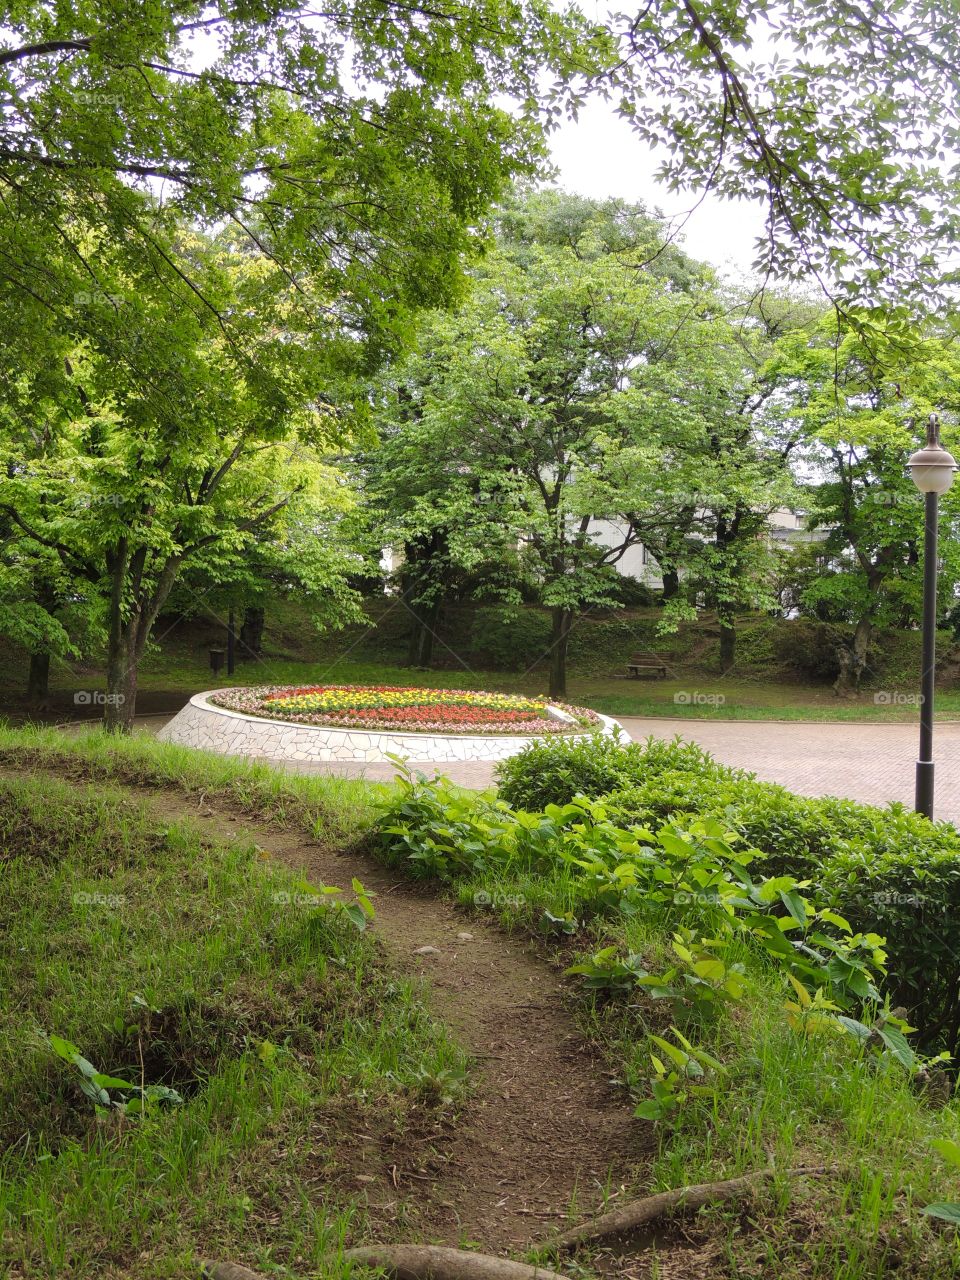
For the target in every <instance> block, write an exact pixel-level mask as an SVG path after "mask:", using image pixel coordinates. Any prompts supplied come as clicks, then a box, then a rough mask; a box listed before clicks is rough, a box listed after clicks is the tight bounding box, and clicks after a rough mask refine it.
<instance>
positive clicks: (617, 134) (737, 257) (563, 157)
mask: <svg viewBox="0 0 960 1280" xmlns="http://www.w3.org/2000/svg"><path fill="white" fill-rule="evenodd" d="M551 150H552V153H553V161H554V164H555V165H556V166H557V168H558V169H559V171H560V172H559V176H558V178H557V182H558V184H559V185H560V186H562V187H564V188H565V189H566V190H568V191H575V192H578V193H580V194H581V195H585V196H596V197H598V198H599V199H603V198H604V197H605V196H622V197H623V198H624V199H626V200H639V201H643V203H644V204H646V205H647V206H648V207H650V208H659V209H661V210H662V212H663V213H665V214H668V215H670V216H674V215H677V216H680V215H683V214H685V213H687V212H688V211H689V210H690V209H691V207H692V206H693V205H694V204H695V203H696V200H697V197H696V196H692V195H689V194H681V195H677V194H675V193H673V192H670V191H668V190H667V188H666V187H663V186H660V185H659V184H658V183H657V182H656V181H655V180H654V176H653V175H654V173H655V171H656V168H657V158H656V156H655V155H654V154H653V153H652V152H650V151H649V150H647V149H645V147H644V144H643V143H641V142H640V141H639V139H638V138H637V137H636V135H635V134H634V133H633V131H632V130H631V128H630V126H629V124H628V123H627V122H626V121H625V120H621V119H620V118H619V117H618V116H617V114H616V112H615V110H614V108H613V106H612V105H611V104H610V103H608V102H603V101H601V100H594V101H592V102H589V103H588V104H587V106H586V107H585V108H584V109H583V111H582V112H581V113H580V119H579V120H577V121H569V120H568V121H566V122H565V123H564V124H563V125H562V126H561V127H560V128H559V129H558V130H557V132H556V133H555V134H553V135H552V139H551ZM762 232H763V210H762V208H761V207H760V206H759V205H756V204H753V203H747V202H740V203H734V202H732V201H729V202H728V201H725V200H716V199H714V198H713V197H712V196H708V197H707V198H706V199H705V200H704V201H703V203H702V204H701V205H700V207H699V208H698V209H696V211H695V212H694V213H692V214H691V216H690V218H689V221H688V222H687V224H686V226H685V228H684V231H683V239H682V241H681V243H682V244H683V246H684V248H685V249H686V250H687V252H688V253H690V254H692V255H693V257H695V258H702V259H704V260H705V261H707V262H711V263H713V265H714V266H716V267H720V268H723V269H724V270H725V271H726V273H728V274H729V275H731V276H733V277H737V278H740V279H743V278H744V277H745V276H749V275H750V274H751V272H750V263H751V262H752V260H753V243H754V241H755V239H756V238H757V236H759V235H761V234H762Z"/></svg>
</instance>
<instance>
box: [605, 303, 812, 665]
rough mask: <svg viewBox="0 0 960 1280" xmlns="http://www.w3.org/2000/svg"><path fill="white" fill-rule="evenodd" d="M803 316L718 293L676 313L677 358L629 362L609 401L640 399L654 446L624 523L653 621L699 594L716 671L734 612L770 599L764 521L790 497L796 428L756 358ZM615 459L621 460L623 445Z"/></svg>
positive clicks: (728, 650)
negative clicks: (626, 384)
mask: <svg viewBox="0 0 960 1280" xmlns="http://www.w3.org/2000/svg"><path fill="white" fill-rule="evenodd" d="M806 318H807V309H806V308H805V307H804V306H803V305H802V304H801V305H796V304H794V303H793V302H792V301H791V300H789V299H786V298H779V299H778V298H774V299H769V300H768V303H767V306H766V308H757V307H756V306H754V305H753V304H752V303H751V301H750V300H749V299H745V298H742V297H737V296H727V295H726V294H718V295H717V296H716V297H714V298H712V299H710V300H708V301H707V302H706V304H705V305H703V306H701V307H700V308H699V309H698V311H697V313H696V314H695V315H693V316H691V317H690V318H688V319H687V320H686V322H685V332H684V335H683V344H684V351H685V353H687V354H686V355H685V358H684V359H683V360H682V361H674V362H658V363H656V364H654V365H652V366H650V367H647V368H644V369H641V370H637V371H636V372H635V375H634V378H633V385H632V386H631V387H630V388H629V389H628V390H627V391H626V392H625V394H624V395H623V396H622V397H620V401H619V412H620V413H621V414H626V415H630V414H632V413H634V412H637V411H638V410H635V408H634V403H635V402H639V404H641V405H642V412H643V414H645V415H646V416H647V417H648V418H650V419H651V421H652V422H653V424H654V425H653V430H654V431H655V433H656V439H657V441H658V442H659V448H660V456H661V462H662V465H661V466H660V467H659V468H658V474H657V475H656V477H655V479H654V481H653V484H652V485H651V487H650V489H649V490H647V491H646V492H645V494H644V497H645V498H646V509H645V510H644V509H642V508H641V509H639V510H638V511H637V513H636V514H635V516H634V524H635V527H636V528H637V530H638V532H639V535H640V537H641V539H642V541H643V544H644V545H645V546H646V547H647V548H648V549H649V550H651V551H652V552H653V554H654V556H655V557H656V559H657V561H658V563H659V564H660V566H661V569H662V571H663V573H664V583H665V587H666V588H667V589H666V591H665V605H666V608H665V610H664V619H663V622H662V624H661V625H662V627H663V628H664V629H671V628H673V627H675V626H676V625H677V623H678V622H679V621H680V620H681V619H683V618H691V617H694V616H696V609H695V604H696V599H697V597H698V596H701V595H702V596H704V597H706V602H707V603H708V604H709V605H710V607H712V608H713V609H715V610H716V613H717V618H718V621H719V626H720V666H721V668H722V670H724V671H727V670H729V669H730V668H731V667H732V666H733V663H734V660H735V652H736V614H737V612H738V610H740V609H743V608H745V607H749V608H757V607H771V606H772V605H773V603H774V595H773V585H774V575H775V567H776V559H777V552H776V549H775V548H774V546H773V544H772V540H771V536H770V530H769V523H768V521H769V517H770V515H771V514H772V513H773V512H774V511H776V510H777V509H779V508H782V507H790V506H791V505H792V504H793V502H794V501H795V498H796V487H795V484H794V480H793V477H792V476H791V473H790V469H789V466H788V460H789V458H790V455H791V453H792V451H793V450H794V449H795V448H796V446H797V444H798V442H799V440H800V438H801V435H802V432H801V430H800V427H799V425H798V424H797V423H796V422H795V421H794V420H793V419H792V417H791V414H790V405H789V402H788V401H787V400H786V399H785V398H784V397H783V396H782V395H781V394H780V389H779V387H778V384H777V380H776V379H775V378H773V377H771V376H770V375H769V374H768V373H767V370H766V365H767V362H768V360H769V358H770V356H771V354H772V352H773V350H774V345H773V340H774V335H775V334H777V333H779V332H781V331H782V330H785V331H791V330H792V329H793V328H794V327H795V326H797V325H800V324H803V323H804V322H805V321H806ZM694 362H695V363H694ZM622 464H623V466H624V467H626V468H629V467H630V466H631V458H630V455H629V452H627V453H626V454H624V455H623V457H622Z"/></svg>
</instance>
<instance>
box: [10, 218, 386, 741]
mask: <svg viewBox="0 0 960 1280" xmlns="http://www.w3.org/2000/svg"><path fill="white" fill-rule="evenodd" d="M176 251H177V252H178V253H179V254H181V255H182V256H183V257H184V258H189V259H190V262H191V269H192V271H193V273H194V275H195V276H196V278H198V279H199V280H200V281H201V282H202V285H203V291H204V293H205V294H206V295H207V296H210V297H215V298H216V300H217V307H216V308H215V311H213V312H212V311H210V310H209V309H207V308H202V307H197V308H196V309H194V308H193V307H191V306H190V305H189V302H188V299H187V295H189V294H190V293H191V292H192V290H191V288H190V286H189V285H188V284H187V283H186V282H182V283H181V288H180V292H179V293H173V294H172V296H171V293H170V290H169V289H168V287H167V285H166V283H165V282H164V283H161V284H158V283H157V282H155V281H152V280H151V278H150V273H149V267H148V266H146V267H145V268H144V270H143V271H141V272H140V273H138V274H137V275H132V274H131V273H130V272H129V271H128V270H126V269H124V268H123V267H121V266H120V265H119V264H114V270H113V272H112V275H111V281H112V289H111V294H110V301H109V302H108V303H107V304H106V308H107V311H108V312H109V315H108V316H107V317H106V318H105V319H104V320H103V321H102V322H101V324H100V326H98V327H97V329H96V330H95V331H94V335H93V336H91V337H89V338H87V339H86V340H80V341H77V342H76V345H75V346H74V347H73V349H72V350H71V353H70V356H69V358H68V359H67V360H66V361H65V362H64V364H63V366H62V374H61V375H58V377H57V379H56V380H55V381H53V382H51V380H50V379H49V378H46V381H45V383H44V388H45V391H46V399H45V400H42V401H41V400H40V399H37V401H36V407H35V413H34V416H33V418H32V419H31V418H29V417H28V418H23V417H16V416H11V417H8V418H7V420H6V428H7V432H6V440H5V444H6V446H7V447H6V450H5V452H6V453H7V456H8V468H7V475H6V477H5V479H4V480H3V481H2V483H0V509H2V511H3V514H4V517H5V518H6V520H7V521H8V522H9V526H10V527H12V528H15V529H17V530H19V532H20V534H21V535H22V537H23V545H24V547H25V548H26V549H28V550H29V549H30V548H33V549H34V550H35V551H37V550H42V551H43V553H44V555H45V556H47V555H48V553H50V552H53V553H55V554H56V556H57V557H58V558H59V560H60V562H61V564H62V565H63V567H64V571H65V572H67V573H68V574H70V575H71V576H72V577H74V578H76V579H77V580H81V581H83V582H84V583H85V584H86V590H87V591H88V592H89V593H91V594H92V595H93V596H95V597H96V598H97V600H98V601H99V602H100V608H101V609H102V615H103V618H104V625H105V628H106V632H107V689H108V694H109V700H108V702H107V705H106V716H105V718H106V722H107V724H108V725H109V726H111V727H113V728H117V729H126V728H128V727H129V725H130V723H131V721H132V719H133V716H134V714H135V705H136V686H137V671H138V667H139V663H140V660H141V658H142V656H143V654H144V652H145V650H146V646H147V644H148V642H149V638H150V633H151V630H152V627H153V624H154V622H155V620H156V617H157V614H158V612H159V611H160V609H161V608H162V607H163V605H164V603H165V602H166V600H167V598H168V596H169V594H170V591H171V589H172V587H173V585H174V583H175V582H176V580H177V578H178V577H179V575H180V573H181V572H182V570H183V567H184V565H186V564H188V563H193V562H196V563H199V562H201V561H204V560H205V561H206V562H207V564H208V566H209V564H210V562H211V561H212V560H213V559H214V555H215V553H216V554H218V555H219V556H220V558H221V560H222V562H223V563H227V562H229V560H230V558H231V557H234V558H236V557H239V556H242V555H243V554H244V553H246V552H248V551H249V549H250V548H251V547H252V546H253V545H254V544H255V543H256V542H257V540H258V539H262V538H275V537H277V536H279V535H278V534H276V533H275V532H274V530H275V529H276V527H277V526H278V524H279V523H280V521H281V520H282V519H283V513H285V512H286V510H287V508H288V507H289V506H290V504H291V502H292V501H293V499H294V498H295V497H297V495H302V497H301V498H299V499H298V501H299V502H301V503H302V502H304V501H306V500H307V499H309V498H310V496H311V495H314V496H315V497H316V498H317V499H318V500H319V499H320V497H322V490H323V488H324V486H329V484H330V483H331V481H330V479H329V473H327V472H324V471H323V470H322V469H321V468H318V467H317V465H316V460H315V459H316V456H317V455H318V454H323V452H324V451H326V450H329V448H330V447H331V446H332V445H333V444H334V443H336V442H339V441H340V440H341V439H342V438H344V435H345V429H346V428H345V425H344V421H343V420H342V415H341V414H340V413H339V412H338V411H337V409H336V407H335V406H334V404H333V403H332V401H331V399H330V392H331V389H332V388H333V387H334V386H336V385H337V382H336V380H337V379H338V378H339V379H340V380H341V383H343V381H344V380H345V379H346V380H347V382H349V376H350V368H351V360H352V359H353V360H360V361H361V363H362V361H363V358H364V357H363V351H362V348H363V342H362V340H361V339H359V338H358V340H357V341H356V342H355V343H354V344H352V345H353V346H354V347H355V348H356V349H357V351H358V352H359V354H357V355H351V351H350V346H351V344H350V343H348V342H346V341H345V340H344V339H341V340H340V341H339V342H333V341H320V342H319V343H316V342H315V341H314V339H315V338H316V336H317V326H316V325H315V324H314V322H313V319H312V315H311V307H310V305H309V304H310V303H311V302H314V303H319V302H320V301H321V300H322V295H321V298H317V297H316V296H315V294H313V292H312V290H311V288H310V286H309V282H307V281H302V282H298V285H297V288H296V290H294V289H293V287H292V286H290V284H289V282H288V281H287V279H286V277H285V275H284V273H283V272H282V270H281V269H280V268H278V267H277V265H276V264H275V263H273V262H271V261H270V260H269V259H268V258H266V257H264V256H262V255H259V254H252V253H248V252H238V250H237V249H236V247H235V245H233V244H231V243H230V241H229V240H227V241H224V242H221V243H217V244H212V243H211V242H209V241H207V240H205V239H202V238H200V237H197V236H191V235H185V236H183V237H182V238H181V241H180V242H179V243H178V244H177V245H176ZM119 256H120V258H121V262H122V261H123V255H119ZM106 257H107V255H106V252H105V251H104V253H102V254H101V262H102V263H103V261H104V259H106ZM104 269H105V268H104ZM305 303H306V304H307V305H305ZM221 313H229V314H230V315H231V324H230V326H229V330H228V331H227V332H225V331H224V327H223V326H222V325H221V324H220V323H219V322H218V320H217V318H216V317H217V315H218V314H221ZM118 351H120V352H123V353H125V356H126V359H125V360H123V361H121V360H119V359H117V352H118ZM35 368H36V370H37V377H38V378H40V377H45V376H46V375H45V374H44V373H43V365H42V362H40V361H38V362H36V365H35ZM297 446H300V448H299V449H298V448H297Z"/></svg>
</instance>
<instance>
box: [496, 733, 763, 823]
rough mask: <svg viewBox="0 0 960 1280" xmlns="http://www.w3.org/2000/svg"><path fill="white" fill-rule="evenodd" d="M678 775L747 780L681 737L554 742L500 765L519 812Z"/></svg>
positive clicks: (500, 781) (503, 789)
mask: <svg viewBox="0 0 960 1280" xmlns="http://www.w3.org/2000/svg"><path fill="white" fill-rule="evenodd" d="M676 771H680V772H682V773H683V774H684V775H686V776H689V777H697V778H701V779H703V780H704V781H706V780H708V779H714V780H720V779H727V778H735V777H741V776H742V777H744V778H746V777H749V775H747V774H740V773H739V771H737V770H731V769H728V768H727V767H726V766H725V765H718V764H717V763H716V761H714V760H713V758H712V757H711V756H710V754H709V752H706V751H704V750H703V749H702V748H701V747H698V746H697V745H696V744H695V743H693V742H684V741H682V740H681V739H680V738H679V737H676V738H674V740H673V741H672V742H664V741H663V740H662V739H660V738H655V737H653V736H652V735H651V736H650V737H649V738H647V739H646V741H645V742H642V743H639V742H626V741H625V740H623V739H622V738H620V739H618V738H614V737H610V736H609V735H607V734H595V735H593V736H592V737H591V738H588V739H580V740H579V741H569V740H562V739H559V738H558V739H556V740H553V739H551V740H550V741H549V742H538V743H534V744H533V745H531V746H529V747H526V748H524V750H523V751H521V752H519V753H518V754H517V755H515V756H510V757H509V758H508V759H506V760H502V761H501V762H500V763H499V764H498V765H497V785H498V786H499V789H500V795H501V796H502V797H503V799H504V800H506V801H507V803H508V804H510V805H513V806H514V808H517V809H545V808H546V807H547V805H549V804H567V803H569V801H571V800H572V799H573V798H574V797H575V796H579V795H582V796H588V797H591V798H596V797H598V796H603V795H606V794H608V793H609V792H612V791H622V790H624V789H625V788H627V787H630V786H632V785H633V784H634V783H635V782H637V781H638V780H639V779H647V778H650V779H656V778H658V777H659V776H660V775H661V774H663V773H672V772H676Z"/></svg>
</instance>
